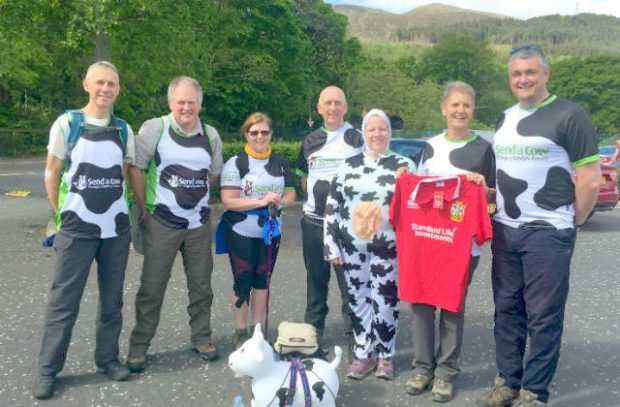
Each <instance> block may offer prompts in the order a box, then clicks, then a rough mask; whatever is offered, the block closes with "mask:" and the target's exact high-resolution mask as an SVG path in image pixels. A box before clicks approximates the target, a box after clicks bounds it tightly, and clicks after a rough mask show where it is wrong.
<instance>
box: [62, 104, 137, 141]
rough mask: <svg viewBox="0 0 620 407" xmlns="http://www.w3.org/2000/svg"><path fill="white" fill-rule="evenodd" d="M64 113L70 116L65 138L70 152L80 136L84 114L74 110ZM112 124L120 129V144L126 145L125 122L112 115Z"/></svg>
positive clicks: (126, 131) (126, 132)
mask: <svg viewBox="0 0 620 407" xmlns="http://www.w3.org/2000/svg"><path fill="white" fill-rule="evenodd" d="M65 113H67V114H69V115H70V118H69V124H70V126H71V127H70V131H69V136H68V137H67V151H71V150H72V149H73V147H75V144H76V143H77V141H78V139H79V138H80V136H81V135H82V123H84V120H85V117H84V112H83V111H81V110H79V109H76V110H67V111H66V112H65ZM112 123H113V124H114V125H115V126H116V127H120V129H121V142H122V143H123V146H125V145H127V138H128V137H129V136H128V130H127V122H126V121H125V120H123V119H119V118H118V117H116V116H114V115H112Z"/></svg>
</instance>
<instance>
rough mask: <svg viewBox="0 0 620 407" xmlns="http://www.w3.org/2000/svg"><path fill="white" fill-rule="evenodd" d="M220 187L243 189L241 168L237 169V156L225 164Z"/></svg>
mask: <svg viewBox="0 0 620 407" xmlns="http://www.w3.org/2000/svg"><path fill="white" fill-rule="evenodd" d="M220 186H221V187H236V188H241V173H240V172H239V168H237V156H234V157H232V158H231V159H229V160H228V161H226V164H224V167H223V168H222V174H221V177H220Z"/></svg>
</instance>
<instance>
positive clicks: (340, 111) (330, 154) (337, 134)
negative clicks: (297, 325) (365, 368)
mask: <svg viewBox="0 0 620 407" xmlns="http://www.w3.org/2000/svg"><path fill="white" fill-rule="evenodd" d="M347 109H348V105H347V101H346V99H345V96H344V92H343V91H342V89H340V88H337V87H335V86H328V87H326V88H325V89H323V91H322V92H321V94H320V96H319V102H318V104H317V110H318V112H319V114H320V115H321V116H322V117H323V126H322V127H321V128H319V129H317V130H315V131H313V132H311V133H310V134H308V135H307V136H306V137H305V138H304V140H303V142H302V145H301V149H300V151H299V156H298V157H297V170H296V172H297V174H298V175H300V176H301V185H302V188H303V189H304V191H305V192H306V200H305V202H304V205H303V212H304V213H303V216H302V219H301V235H302V241H303V254H304V263H305V266H306V271H307V278H306V281H307V305H306V312H305V317H304V319H305V322H307V323H309V324H312V325H313V326H314V327H315V328H316V330H317V334H318V336H319V341H322V337H323V331H324V329H325V317H326V316H327V313H328V311H329V308H328V306H327V294H328V287H329V280H330V264H329V262H327V261H325V259H324V257H323V222H324V214H325V204H326V200H327V195H328V193H329V188H330V183H331V181H332V178H333V177H334V175H335V174H336V170H337V169H338V167H339V166H340V163H342V162H343V161H344V160H345V159H347V158H349V157H351V156H354V155H357V154H359V153H361V152H362V151H363V150H362V146H363V144H364V140H363V138H362V134H361V133H360V132H359V131H357V130H355V129H354V128H353V127H352V126H351V125H350V124H349V123H346V122H345V121H344V115H345V114H346V112H347ZM336 268H337V270H336V278H337V280H338V287H339V289H340V296H341V299H342V305H341V310H342V316H343V318H344V322H345V333H346V334H347V336H348V338H349V341H350V344H351V343H352V332H351V317H350V314H351V309H350V308H349V306H348V294H347V285H346V282H345V280H344V275H343V273H342V272H341V270H338V269H339V267H336Z"/></svg>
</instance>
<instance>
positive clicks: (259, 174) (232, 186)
mask: <svg viewBox="0 0 620 407" xmlns="http://www.w3.org/2000/svg"><path fill="white" fill-rule="evenodd" d="M241 130H242V132H243V134H244V136H245V138H246V141H247V144H246V145H245V148H244V151H243V152H241V153H240V154H238V155H236V156H234V157H232V158H231V159H229V160H228V161H227V162H226V164H225V165H224V169H223V170H222V176H221V181H220V183H221V198H222V203H223V205H224V208H225V209H226V211H225V212H224V213H223V214H222V219H221V220H220V224H219V225H218V232H217V235H216V241H217V244H218V248H217V251H218V253H225V252H228V253H229V257H230V265H231V268H232V272H233V279H234V284H233V294H232V309H233V314H234V318H235V334H234V337H233V342H234V345H235V348H239V347H240V346H241V345H242V344H243V342H244V341H245V340H246V339H247V338H248V331H247V319H248V312H249V308H250V304H251V308H252V325H253V326H254V325H256V324H257V323H259V322H260V323H261V324H262V326H265V318H266V316H265V310H266V305H267V298H268V296H267V293H268V291H267V290H268V286H267V285H268V284H269V281H268V279H267V273H268V270H267V267H268V264H270V266H271V269H270V270H269V274H271V271H273V266H274V264H275V261H276V257H277V255H278V248H279V244H280V237H279V230H278V228H277V227H276V228H275V229H271V231H269V227H267V228H264V227H263V226H264V225H265V223H266V222H268V221H269V219H268V218H269V211H268V207H269V206H271V207H273V208H275V209H280V210H281V209H282V208H283V207H284V206H286V205H289V204H291V203H293V202H294V201H295V187H294V178H293V175H292V172H291V171H290V168H289V165H288V163H287V162H286V160H284V159H283V158H282V157H281V156H279V155H278V154H275V153H272V152H271V147H270V141H271V134H272V130H271V119H270V118H269V117H268V116H267V115H266V114H263V113H253V114H251V115H250V116H249V117H248V118H247V119H246V120H245V122H244V123H243V126H242V127H241ZM272 214H273V212H272ZM275 221H276V222H278V223H279V212H278V214H277V215H276V216H275ZM276 224H277V223H276ZM274 232H275V233H274ZM270 236H271V248H270V247H269V244H268V242H269V237H270ZM222 243H223V244H222ZM223 246H225V248H224V247H223ZM269 252H271V258H270V260H268V258H267V257H268V254H269Z"/></svg>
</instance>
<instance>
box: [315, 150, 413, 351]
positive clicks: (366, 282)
mask: <svg viewBox="0 0 620 407" xmlns="http://www.w3.org/2000/svg"><path fill="white" fill-rule="evenodd" d="M399 167H408V169H409V171H410V172H415V164H414V163H413V162H412V161H411V160H410V159H408V158H405V157H403V156H401V155H398V154H394V153H392V152H389V151H388V153H387V154H386V155H382V156H381V157H380V158H379V159H377V160H374V159H371V158H369V157H367V156H366V155H365V154H364V153H362V154H358V155H355V156H353V157H351V158H348V159H346V160H345V161H344V162H343V163H342V165H340V167H339V168H338V171H337V173H336V176H335V177H334V179H333V181H332V183H331V190H330V194H329V196H328V198H327V205H326V209H325V228H324V242H325V249H324V250H325V259H326V260H330V259H334V258H336V257H340V258H341V260H342V262H343V266H342V268H343V272H344V273H345V275H346V282H347V285H348V288H349V306H350V307H351V309H352V311H353V315H352V328H353V333H354V335H355V342H356V346H355V349H354V351H355V357H356V358H358V359H366V358H369V357H373V354H374V356H377V357H380V358H390V357H392V356H393V355H394V342H395V338H396V330H397V327H398V315H399V301H398V289H397V285H396V282H397V280H398V264H397V259H396V235H395V232H394V229H393V228H392V226H391V225H390V223H389V209H390V203H391V202H392V196H393V193H394V186H395V177H394V174H395V172H396V170H397V169H398V168H399ZM364 202H374V203H375V204H377V205H378V206H379V208H380V210H381V220H380V226H379V228H378V231H377V233H376V234H375V235H374V236H371V237H370V238H369V239H363V238H361V237H359V236H358V235H357V234H356V232H355V230H354V229H353V222H352V213H353V211H354V210H355V208H356V207H357V206H358V205H360V203H364Z"/></svg>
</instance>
